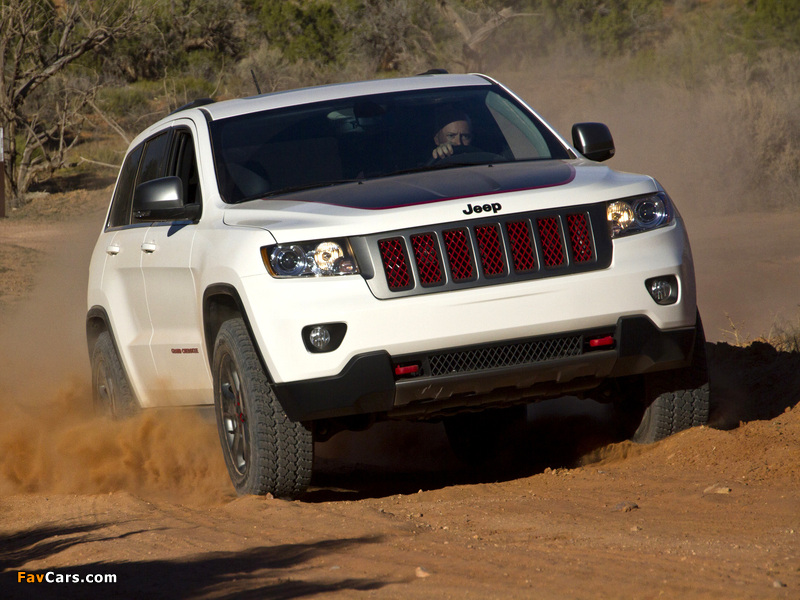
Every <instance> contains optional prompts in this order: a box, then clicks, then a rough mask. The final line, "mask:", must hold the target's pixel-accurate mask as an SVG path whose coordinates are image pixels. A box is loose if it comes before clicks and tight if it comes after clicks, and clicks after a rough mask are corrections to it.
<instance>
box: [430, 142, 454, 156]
mask: <svg viewBox="0 0 800 600" xmlns="http://www.w3.org/2000/svg"><path fill="white" fill-rule="evenodd" d="M452 155H453V144H448V143H444V144H439V145H438V146H436V148H434V149H433V158H436V159H442V158H447V157H448V156H452Z"/></svg>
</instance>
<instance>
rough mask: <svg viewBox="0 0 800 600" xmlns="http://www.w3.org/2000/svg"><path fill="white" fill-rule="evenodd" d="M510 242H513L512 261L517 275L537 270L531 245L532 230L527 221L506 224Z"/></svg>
mask: <svg viewBox="0 0 800 600" xmlns="http://www.w3.org/2000/svg"><path fill="white" fill-rule="evenodd" d="M506 231H508V240H509V241H510V242H511V260H512V261H513V263H514V270H515V271H516V272H517V273H524V272H526V271H533V270H534V269H535V268H536V254H535V253H534V251H533V244H532V243H531V235H530V229H529V228H528V222H527V221H509V222H508V223H506Z"/></svg>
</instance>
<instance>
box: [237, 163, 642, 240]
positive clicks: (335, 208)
mask: <svg viewBox="0 0 800 600" xmlns="http://www.w3.org/2000/svg"><path fill="white" fill-rule="evenodd" d="M656 189H657V184H656V183H655V182H654V181H653V180H652V179H651V178H650V177H645V176H642V175H631V174H627V173H618V172H615V171H612V170H611V169H609V168H608V167H605V166H602V165H599V164H597V163H591V162H589V161H581V160H577V161H541V162H515V163H499V164H494V165H475V166H469V167H458V168H452V169H442V170H434V171H424V172H420V173H408V174H403V175H395V176H392V177H385V178H381V179H372V180H370V179H367V180H363V181H357V182H350V183H343V184H336V185H331V186H326V187H320V188H314V189H310V190H302V191H297V192H291V193H287V194H283V195H280V196H275V197H271V198H268V199H264V200H253V201H249V202H244V203H242V204H239V205H233V206H229V207H227V208H226V209H225V217H224V222H225V224H227V225H234V226H249V227H260V228H264V229H267V230H269V231H270V232H272V234H273V235H274V236H275V238H276V240H277V241H278V242H287V241H302V240H305V239H314V238H317V237H340V236H345V235H365V234H369V233H377V232H381V231H390V230H395V229H402V228H406V227H417V226H420V225H425V224H427V223H444V222H450V221H460V220H466V219H469V218H475V217H485V216H486V215H485V214H482V213H483V211H482V210H479V211H475V210H474V207H475V206H480V207H483V206H484V205H489V206H491V207H492V212H500V213H502V214H504V215H505V214H512V213H515V212H523V211H531V210H537V209H547V208H553V207H560V206H569V205H577V204H587V203H591V202H599V201H606V200H611V199H614V198H621V197H626V196H633V195H637V194H645V193H649V192H652V191H655V190H656ZM498 207H499V208H498ZM298 236H299V237H298Z"/></svg>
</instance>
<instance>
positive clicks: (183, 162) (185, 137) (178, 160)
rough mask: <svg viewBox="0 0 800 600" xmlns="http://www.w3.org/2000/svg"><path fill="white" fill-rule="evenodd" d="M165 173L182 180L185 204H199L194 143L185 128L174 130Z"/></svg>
mask: <svg viewBox="0 0 800 600" xmlns="http://www.w3.org/2000/svg"><path fill="white" fill-rule="evenodd" d="M167 174H168V175H175V176H176V177H180V179H181V181H182V182H183V199H184V203H185V204H200V203H201V202H202V197H201V193H200V178H199V177H198V173H197V160H196V158H195V154H194V143H193V141H192V134H191V133H189V131H188V130H186V129H178V130H177V131H176V132H175V140H174V143H173V145H172V157H171V160H170V168H169V172H168V173H167Z"/></svg>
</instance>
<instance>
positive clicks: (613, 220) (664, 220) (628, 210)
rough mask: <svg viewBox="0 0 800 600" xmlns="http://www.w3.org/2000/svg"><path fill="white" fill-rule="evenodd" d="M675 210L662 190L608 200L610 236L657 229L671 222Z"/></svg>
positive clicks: (607, 210) (614, 236)
mask: <svg viewBox="0 0 800 600" xmlns="http://www.w3.org/2000/svg"><path fill="white" fill-rule="evenodd" d="M674 214H675V211H674V210H673V208H672V202H671V201H670V199H669V196H667V194H666V193H664V192H659V193H658V194H652V195H650V196H643V197H641V198H630V199H626V200H614V201H613V202H609V203H608V206H607V208H606V215H607V217H608V226H609V230H610V231H611V237H612V238H617V237H621V236H623V235H629V234H632V233H640V232H642V231H650V230H652V229H658V228H659V227H664V226H666V225H669V224H670V223H672V221H673V219H674Z"/></svg>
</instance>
